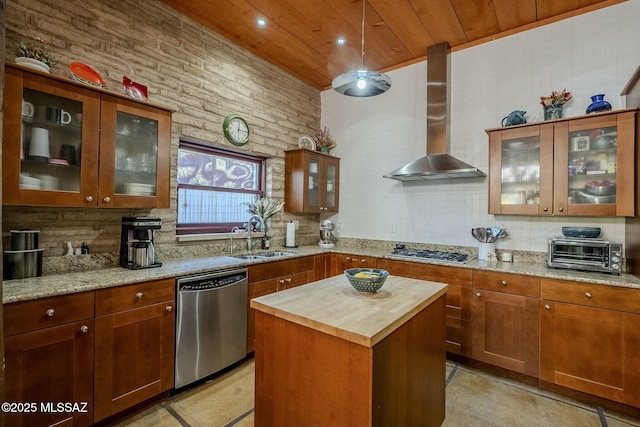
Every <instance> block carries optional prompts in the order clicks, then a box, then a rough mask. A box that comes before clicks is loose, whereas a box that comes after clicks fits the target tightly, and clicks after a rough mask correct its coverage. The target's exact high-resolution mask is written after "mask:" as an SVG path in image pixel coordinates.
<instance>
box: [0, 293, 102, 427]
mask: <svg viewBox="0 0 640 427" xmlns="http://www.w3.org/2000/svg"><path fill="white" fill-rule="evenodd" d="M93 298H94V296H93V292H87V293H82V294H75V295H65V296H60V297H54V298H46V299H42V300H34V301H26V302H20V303H14V304H7V305H5V306H4V329H5V336H6V338H5V383H4V384H5V394H4V399H3V401H4V402H12V403H15V404H23V405H24V404H26V405H28V406H26V407H25V406H22V407H16V408H15V410H12V411H3V416H4V425H5V426H53V425H56V426H88V425H91V424H92V423H93V340H94V321H93ZM66 402H70V403H71V404H75V403H77V404H78V406H77V408H73V407H72V408H64V407H63V408H59V407H58V404H59V403H62V404H63V405H64V403H66Z"/></svg>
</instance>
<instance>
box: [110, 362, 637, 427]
mask: <svg viewBox="0 0 640 427" xmlns="http://www.w3.org/2000/svg"><path fill="white" fill-rule="evenodd" d="M253 368H254V365H253V360H249V361H247V362H244V363H243V364H241V365H239V366H237V367H236V368H235V369H233V370H231V371H229V372H227V373H224V374H222V375H220V376H218V377H216V378H214V379H213V380H211V381H207V382H206V383H204V384H201V385H198V386H196V387H193V388H191V389H188V390H186V391H183V392H182V393H179V394H177V395H175V396H173V397H171V398H170V399H168V400H166V401H164V402H162V403H160V404H158V405H155V406H153V407H151V408H149V409H147V410H145V411H143V412H141V413H139V414H136V415H134V416H132V417H131V418H128V419H127V420H125V421H124V422H122V423H120V424H118V427H125V426H126V427H146V426H154V427H200V426H202V427H216V426H220V427H232V426H233V427H249V426H253V386H254V371H253ZM443 426H444V427H476V426H483V427H492V426H495V427H502V426H505V427H507V426H508V427H512V426H523V427H536V426H541V427H542V426H545V427H547V426H558V427H560V426H567V427H582V426H584V427H588V426H593V427H632V426H633V427H640V420H637V419H632V418H629V417H626V416H622V415H618V414H613V413H610V412H608V411H605V410H603V409H602V408H597V407H593V406H588V405H585V404H582V403H579V402H576V401H574V400H571V399H568V398H565V397H562V396H558V395H555V394H553V393H549V392H545V391H541V390H538V389H536V388H534V387H530V386H527V385H525V384H521V383H519V382H516V381H510V380H506V379H503V378H499V377H494V376H492V375H489V374H487V373H484V372H482V371H477V370H474V369H471V368H469V367H466V366H463V365H459V364H456V363H454V362H449V361H448V362H447V409H446V419H445V421H444V424H443Z"/></svg>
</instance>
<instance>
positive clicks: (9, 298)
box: [2, 246, 640, 304]
mask: <svg viewBox="0 0 640 427" xmlns="http://www.w3.org/2000/svg"><path fill="white" fill-rule="evenodd" d="M274 250H276V249H274ZM295 252H296V254H295V255H289V256H283V257H277V258H272V259H261V260H243V259H238V258H231V257H229V256H225V255H219V256H211V257H200V258H193V259H179V260H169V261H163V265H162V267H157V268H148V269H142V270H128V269H126V268H121V267H113V268H105V269H99V270H91V271H83V272H74V273H67V274H55V275H47V276H41V277H33V278H29V279H16V280H5V281H3V284H2V286H3V295H2V302H3V303H4V304H8V303H12V302H18V301H27V300H32V299H38V298H45V297H50V296H56V295H65V294H70V293H75V292H83V291H91V290H95V289H102V288H109V287H113V286H121V285H126V284H131V283H138V282H145V281H149V280H157V279H166V278H174V277H178V276H185V275H189V274H195V273H202V272H207V271H215V270H220V269H225V268H231V267H238V266H243V265H250V264H257V263H264V262H271V261H277V260H283V259H289V258H292V257H300V256H307V255H315V254H321V253H327V252H337V253H349V254H355V255H361V256H370V257H377V258H388V257H387V254H388V253H389V250H388V249H379V248H359V249H354V248H339V247H335V248H333V249H321V248H319V247H317V246H305V247H300V248H297V249H296V250H295ZM414 262H420V263H426V264H439V265H447V266H454V267H461V268H471V269H481V270H490V271H497V272H506V273H516V274H524V275H529V276H538V277H548V278H554V279H561V280H573V281H578V282H585V283H595V284H602V285H611V286H621V287H627V288H635V289H640V279H638V278H636V277H635V276H633V275H631V274H622V275H620V276H616V275H610V274H603V273H590V272H579V271H574V270H561V269H549V268H547V267H546V266H545V265H544V264H540V263H530V262H515V263H506V262H493V263H490V262H485V261H478V260H477V259H476V260H472V261H470V262H467V263H465V264H458V263H446V262H439V261H429V260H415V261H414Z"/></svg>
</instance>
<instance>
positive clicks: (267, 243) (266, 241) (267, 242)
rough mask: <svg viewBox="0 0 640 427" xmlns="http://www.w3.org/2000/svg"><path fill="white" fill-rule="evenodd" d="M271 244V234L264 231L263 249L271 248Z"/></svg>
mask: <svg viewBox="0 0 640 427" xmlns="http://www.w3.org/2000/svg"><path fill="white" fill-rule="evenodd" d="M269 246H270V244H269V236H267V233H264V235H263V236H262V249H269Z"/></svg>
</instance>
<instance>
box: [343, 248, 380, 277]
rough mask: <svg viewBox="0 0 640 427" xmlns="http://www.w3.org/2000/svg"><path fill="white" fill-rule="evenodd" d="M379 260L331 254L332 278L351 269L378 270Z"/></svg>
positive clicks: (360, 256)
mask: <svg viewBox="0 0 640 427" xmlns="http://www.w3.org/2000/svg"><path fill="white" fill-rule="evenodd" d="M377 262H378V259H377V258H374V257H368V256H362V255H353V254H336V253H334V254H331V273H332V276H337V275H338V274H342V273H344V271H345V270H347V269H349V268H378V267H377Z"/></svg>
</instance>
